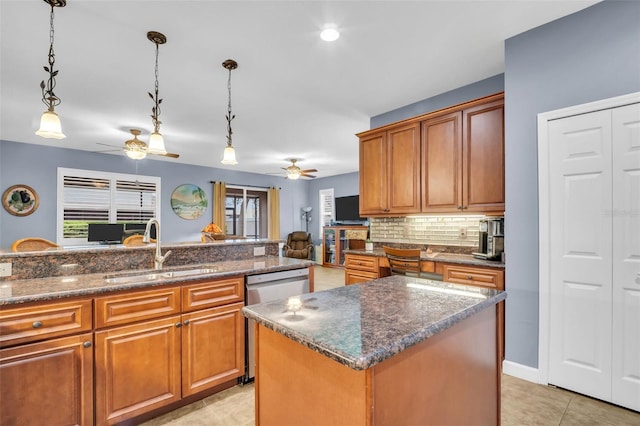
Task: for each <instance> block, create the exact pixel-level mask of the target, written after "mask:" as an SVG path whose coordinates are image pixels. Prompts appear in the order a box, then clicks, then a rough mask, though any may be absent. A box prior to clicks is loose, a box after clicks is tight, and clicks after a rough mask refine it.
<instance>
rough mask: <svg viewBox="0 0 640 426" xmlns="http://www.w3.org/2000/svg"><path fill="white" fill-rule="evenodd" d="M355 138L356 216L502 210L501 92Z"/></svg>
mask: <svg viewBox="0 0 640 426" xmlns="http://www.w3.org/2000/svg"><path fill="white" fill-rule="evenodd" d="M358 136H359V137H360V214H361V215H363V216H392V215H398V214H399V215H404V214H411V213H420V212H422V213H467V212H470V213H471V212H473V213H498V212H503V211H504V96H503V94H502V93H500V94H497V95H492V96H489V97H486V98H482V99H478V100H475V101H471V102H467V103H465V104H461V105H457V106H454V107H451V108H446V109H443V110H440V111H436V112H434V113H430V114H425V115H422V116H419V117H415V118H411V119H408V120H404V121H402V122H399V123H394V124H390V125H387V126H384V127H382V128H379V129H374V130H370V131H367V132H363V133H360V134H358ZM417 138H419V139H420V143H419V144H418V143H417Z"/></svg>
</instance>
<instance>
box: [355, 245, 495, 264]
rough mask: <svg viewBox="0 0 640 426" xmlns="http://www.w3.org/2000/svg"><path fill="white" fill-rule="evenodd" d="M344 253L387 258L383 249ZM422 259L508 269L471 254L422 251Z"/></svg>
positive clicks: (493, 261) (356, 250)
mask: <svg viewBox="0 0 640 426" xmlns="http://www.w3.org/2000/svg"><path fill="white" fill-rule="evenodd" d="M344 253H346V254H357V255H360V256H374V257H386V255H385V253H384V250H382V249H381V248H376V249H374V250H369V251H367V250H364V249H345V250H344ZM420 259H421V260H429V261H432V262H443V263H457V264H460V265H471V266H488V267H490V268H505V267H506V265H505V263H504V262H502V261H498V260H486V259H478V258H476V257H473V256H472V255H470V254H462V253H427V252H426V251H421V252H420Z"/></svg>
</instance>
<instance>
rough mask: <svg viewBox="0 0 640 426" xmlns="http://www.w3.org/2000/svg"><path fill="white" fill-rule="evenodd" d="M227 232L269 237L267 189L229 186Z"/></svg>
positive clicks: (243, 235)
mask: <svg viewBox="0 0 640 426" xmlns="http://www.w3.org/2000/svg"><path fill="white" fill-rule="evenodd" d="M225 201H226V202H225V210H226V212H225V228H226V229H225V233H226V234H228V235H237V236H240V237H247V238H267V237H268V231H269V230H268V229H267V228H268V222H267V220H268V209H267V190H266V189H255V188H245V187H235V186H227V195H226V199H225Z"/></svg>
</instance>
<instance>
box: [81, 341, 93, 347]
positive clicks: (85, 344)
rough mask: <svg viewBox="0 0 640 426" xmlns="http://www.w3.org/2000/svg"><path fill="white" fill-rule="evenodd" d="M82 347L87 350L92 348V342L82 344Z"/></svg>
mask: <svg viewBox="0 0 640 426" xmlns="http://www.w3.org/2000/svg"><path fill="white" fill-rule="evenodd" d="M82 346H84V347H85V348H90V347H91V342H89V341H86V342H84V343H83V344H82Z"/></svg>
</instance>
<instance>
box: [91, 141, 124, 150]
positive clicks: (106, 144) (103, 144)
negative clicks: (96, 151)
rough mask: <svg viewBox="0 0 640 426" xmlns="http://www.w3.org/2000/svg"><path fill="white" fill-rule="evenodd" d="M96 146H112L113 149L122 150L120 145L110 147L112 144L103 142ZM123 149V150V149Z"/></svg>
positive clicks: (97, 143)
mask: <svg viewBox="0 0 640 426" xmlns="http://www.w3.org/2000/svg"><path fill="white" fill-rule="evenodd" d="M96 145H102V146H110V147H112V148H121V147H120V146H118V145H110V144H108V143H102V142H96ZM121 149H122V148H121Z"/></svg>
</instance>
